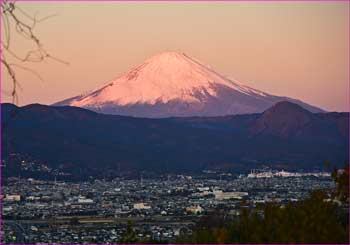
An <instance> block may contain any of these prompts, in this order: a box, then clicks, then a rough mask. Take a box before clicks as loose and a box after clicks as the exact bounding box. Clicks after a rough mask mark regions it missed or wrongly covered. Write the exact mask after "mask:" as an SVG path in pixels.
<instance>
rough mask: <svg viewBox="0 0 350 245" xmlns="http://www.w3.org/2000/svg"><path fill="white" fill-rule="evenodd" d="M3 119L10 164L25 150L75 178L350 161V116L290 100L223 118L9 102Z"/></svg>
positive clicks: (4, 146)
mask: <svg viewBox="0 0 350 245" xmlns="http://www.w3.org/2000/svg"><path fill="white" fill-rule="evenodd" d="M1 116H2V120H1V123H2V139H1V140H2V147H1V150H2V157H3V159H5V160H9V159H11V158H10V156H11V154H14V153H20V154H23V155H26V156H30V158H31V159H36V160H37V161H40V162H43V163H45V164H47V165H48V166H50V167H53V168H58V169H62V170H64V171H68V172H70V173H72V174H75V175H79V174H84V175H98V174H101V173H110V174H113V173H118V172H121V171H153V172H169V171H171V172H191V171H200V170H204V169H213V170H218V169H221V170H231V171H244V170H248V169H251V168H257V167H261V166H263V165H265V166H266V165H268V166H271V167H276V168H280V169H282V168H283V169H288V170H292V169H313V168H323V166H324V162H325V161H327V160H328V161H330V162H331V163H332V165H333V166H343V164H344V163H345V162H347V163H348V162H349V113H311V112H309V111H308V110H305V109H303V108H302V107H301V106H299V105H297V104H294V103H291V102H287V101H284V102H279V103H277V104H276V105H274V106H272V107H271V108H269V109H268V110H266V111H264V112H263V113H255V114H246V115H233V116H221V117H186V118H185V117H184V118H182V117H178V118H163V119H145V118H133V117H126V116H117V115H105V114H98V113H95V112H92V111H89V110H86V109H82V108H77V107H70V106H62V107H59V106H57V107H56V106H46V105H39V104H33V105H28V106H24V107H17V106H15V105H13V104H2V105H1ZM11 164H14V163H11V161H8V163H7V165H10V166H11ZM11 169H14V168H11Z"/></svg>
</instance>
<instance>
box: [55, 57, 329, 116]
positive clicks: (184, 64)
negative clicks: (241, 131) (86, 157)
mask: <svg viewBox="0 0 350 245" xmlns="http://www.w3.org/2000/svg"><path fill="white" fill-rule="evenodd" d="M283 100H289V101H291V102H293V103H297V104H299V105H301V106H303V107H304V108H305V109H308V110H310V111H312V112H322V111H323V110H322V109H320V108H317V107H314V106H311V105H308V104H306V103H304V102H302V101H300V100H296V99H292V98H288V97H282V96H274V95H271V94H268V93H265V92H262V91H260V90H257V89H254V88H251V87H249V86H246V85H244V84H242V83H241V82H238V81H237V80H233V79H227V78H226V77H224V76H223V75H221V74H219V73H217V72H216V71H214V70H212V69H211V68H209V67H208V66H205V65H202V64H201V63H200V62H199V61H198V60H196V59H194V58H191V57H189V56H188V55H186V54H183V53H178V52H163V53H160V54H157V55H155V56H153V57H151V58H149V59H147V60H146V61H145V62H144V63H143V64H141V65H139V66H137V67H136V68H133V69H131V70H130V71H128V72H126V73H124V74H123V75H121V76H120V77H118V78H117V79H114V80H112V81H110V82H108V83H106V84H103V85H102V86H100V87H98V88H97V89H94V90H92V91H91V92H87V93H84V94H83V95H79V96H75V97H72V98H69V99H65V100H62V101H60V102H57V103H55V104H53V105H54V106H62V105H71V106H78V107H83V108H87V109H90V110H93V111H96V112H100V113H105V114H117V115H126V116H135V117H149V118H164V117H172V116H175V117H188V116H223V115H231V114H248V113H259V112H263V111H264V110H266V109H267V108H269V107H270V106H272V105H273V104H275V103H276V102H278V101H283Z"/></svg>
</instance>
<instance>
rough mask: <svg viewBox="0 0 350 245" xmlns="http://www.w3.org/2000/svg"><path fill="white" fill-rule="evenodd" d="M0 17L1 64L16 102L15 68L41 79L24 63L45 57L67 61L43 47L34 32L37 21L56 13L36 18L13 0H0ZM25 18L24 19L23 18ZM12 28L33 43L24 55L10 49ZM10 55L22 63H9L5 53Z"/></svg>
mask: <svg viewBox="0 0 350 245" xmlns="http://www.w3.org/2000/svg"><path fill="white" fill-rule="evenodd" d="M1 14H2V15H1V18H2V23H3V29H4V40H1V50H0V51H1V64H2V65H3V66H4V67H5V68H6V70H7V72H8V74H9V75H10V78H11V80H12V83H13V90H12V92H11V96H12V97H13V102H16V103H17V102H18V96H17V88H20V85H19V82H18V80H17V77H16V72H15V68H19V69H22V70H26V71H29V72H31V73H32V74H34V75H35V76H37V77H38V78H39V79H40V80H43V79H42V78H41V77H40V76H39V74H38V73H36V72H35V71H34V70H32V69H30V68H28V67H26V66H25V63H29V62H41V61H44V60H46V59H51V60H54V61H56V62H59V63H62V64H65V65H68V64H69V63H68V62H66V61H64V60H62V59H59V58H57V57H55V56H53V55H51V54H50V53H48V52H47V50H46V49H45V48H44V47H43V45H42V43H41V42H40V39H39V37H38V36H37V34H36V33H35V32H34V28H35V26H36V24H37V23H40V22H42V21H45V20H47V19H49V18H52V17H54V16H56V14H53V15H48V16H45V17H43V18H40V19H38V18H37V13H36V14H35V15H34V16H32V15H30V14H28V13H27V12H26V11H24V10H23V9H21V8H19V7H18V6H17V5H16V4H15V1H9V0H3V1H1ZM23 19H25V20H23ZM12 28H14V29H15V32H14V33H17V35H19V36H20V37H22V38H24V39H26V40H27V41H28V42H31V43H32V44H33V45H34V48H33V49H31V50H28V51H27V52H26V53H25V54H24V55H20V54H18V53H17V52H16V51H14V50H13V49H12V46H11V45H10V44H11V39H12V36H13V34H12V33H11V29H12ZM4 53H6V54H8V55H10V57H12V59H15V60H17V61H19V62H21V63H22V64H24V65H22V64H17V63H10V62H9V61H8V60H7V59H6V58H7V55H5V54H4Z"/></svg>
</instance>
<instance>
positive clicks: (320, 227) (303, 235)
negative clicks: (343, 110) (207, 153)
mask: <svg viewBox="0 0 350 245" xmlns="http://www.w3.org/2000/svg"><path fill="white" fill-rule="evenodd" d="M333 178H334V180H335V181H336V183H337V189H336V190H335V191H334V192H332V193H329V192H327V191H324V190H318V191H314V192H312V193H310V197H309V198H308V199H305V200H303V201H299V202H296V203H288V204H277V203H268V204H264V205H260V206H257V207H256V208H255V209H253V210H249V208H248V207H246V206H245V205H244V202H243V203H242V208H241V212H240V216H239V217H238V218H236V219H233V220H232V219H230V218H227V216H226V215H225V213H224V212H221V213H220V212H218V213H215V214H211V215H207V216H203V217H202V219H201V220H200V222H198V224H197V226H196V228H195V230H194V232H193V234H192V235H190V236H182V237H180V238H179V239H178V240H177V242H176V243H200V244H210V243H221V244H222V243H309V244H310V243H338V244H339V243H341V244H349V166H347V167H346V168H345V169H342V170H335V171H334V172H333ZM121 242H122V243H154V242H155V241H148V240H147V241H142V240H141V241H140V240H137V239H136V234H135V233H134V231H133V229H132V227H131V224H130V225H129V226H128V230H127V232H126V234H125V235H124V237H123V239H122V241H121ZM158 243H159V242H158ZM164 243H166V241H164Z"/></svg>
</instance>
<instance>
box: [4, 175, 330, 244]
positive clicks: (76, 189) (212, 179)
mask: <svg viewBox="0 0 350 245" xmlns="http://www.w3.org/2000/svg"><path fill="white" fill-rule="evenodd" d="M319 189H321V190H328V191H331V190H334V189H335V183H334V181H333V179H332V178H331V176H330V174H329V173H324V172H319V173H290V172H286V171H272V170H265V171H255V170H253V171H251V173H249V174H239V175H238V174H233V173H224V172H214V171H204V172H202V174H199V175H193V176H190V175H175V174H169V175H160V176H159V177H157V178H155V177H152V178H150V177H147V176H143V175H142V174H140V175H139V177H138V178H133V179H127V178H121V177H119V178H114V179H108V180H106V179H98V180H97V179H95V180H90V181H81V182H68V181H62V180H50V181H48V180H37V179H33V178H20V177H11V178H7V181H6V182H4V185H3V186H2V205H3V206H2V219H3V229H2V239H3V241H2V243H50V244H52V243H104V244H107V243H119V242H121V241H123V239H124V237H125V234H126V233H127V232H128V230H130V229H132V230H133V232H134V233H135V234H134V235H135V236H136V238H137V239H139V240H140V241H155V242H176V239H177V238H178V237H179V236H184V235H190V234H191V233H192V231H193V228H194V227H195V225H196V223H197V222H198V220H199V219H200V218H201V217H202V216H204V215H208V214H210V213H213V212H216V211H217V210H224V211H225V214H226V215H227V216H229V217H231V218H232V219H234V218H235V217H239V215H240V209H241V207H242V206H243V205H244V206H245V207H247V208H249V209H254V208H255V207H256V206H257V205H259V204H264V203H269V202H274V203H280V204H283V203H290V202H297V201H299V200H303V199H305V198H307V197H308V196H309V194H310V192H311V191H312V190H319ZM131 227H132V228H131Z"/></svg>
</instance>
